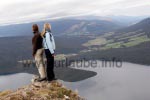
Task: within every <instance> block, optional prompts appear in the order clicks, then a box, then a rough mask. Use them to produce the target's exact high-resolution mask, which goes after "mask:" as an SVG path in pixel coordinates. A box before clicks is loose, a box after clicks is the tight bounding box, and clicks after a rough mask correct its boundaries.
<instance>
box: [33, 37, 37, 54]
mask: <svg viewBox="0 0 150 100" xmlns="http://www.w3.org/2000/svg"><path fill="white" fill-rule="evenodd" d="M32 45H33V49H32V55H33V56H34V55H35V54H36V51H37V47H36V46H37V38H33V39H32Z"/></svg>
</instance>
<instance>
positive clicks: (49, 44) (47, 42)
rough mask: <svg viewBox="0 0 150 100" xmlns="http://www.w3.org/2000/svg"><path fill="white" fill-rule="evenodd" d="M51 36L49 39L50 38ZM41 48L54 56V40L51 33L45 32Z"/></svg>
mask: <svg viewBox="0 0 150 100" xmlns="http://www.w3.org/2000/svg"><path fill="white" fill-rule="evenodd" d="M50 35H51V37H50ZM43 47H44V49H49V50H50V52H51V54H54V50H55V49H56V45H55V40H54V37H53V34H52V33H51V32H48V31H46V33H45V38H43Z"/></svg>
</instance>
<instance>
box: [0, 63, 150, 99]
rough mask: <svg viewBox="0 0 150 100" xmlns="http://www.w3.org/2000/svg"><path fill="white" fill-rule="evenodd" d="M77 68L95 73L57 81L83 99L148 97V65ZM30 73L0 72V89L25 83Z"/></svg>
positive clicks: (149, 70)
mask: <svg viewBox="0 0 150 100" xmlns="http://www.w3.org/2000/svg"><path fill="white" fill-rule="evenodd" d="M100 63H101V61H98V64H100ZM77 69H84V70H90V71H94V72H97V75H96V76H94V77H91V78H88V79H85V80H82V81H78V82H64V81H61V82H62V83H63V84H64V85H66V87H68V88H70V89H73V90H78V92H79V94H80V95H81V96H83V97H85V98H86V99H87V100H150V95H149V94H150V66H145V65H139V64H132V63H127V62H123V64H122V67H121V68H117V67H111V68H110V67H106V68H104V67H96V68H92V67H89V68H83V67H82V68H77ZM32 76H33V75H32V74H27V73H18V74H13V75H7V76H0V90H4V89H16V88H18V87H21V86H23V85H26V84H29V83H30V80H31V78H32ZM68 77H69V76H68Z"/></svg>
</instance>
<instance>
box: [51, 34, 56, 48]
mask: <svg viewBox="0 0 150 100" xmlns="http://www.w3.org/2000/svg"><path fill="white" fill-rule="evenodd" d="M52 44H53V49H54V50H55V49H56V45H55V40H54V36H53V35H52Z"/></svg>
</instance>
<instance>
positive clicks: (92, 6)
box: [0, 0, 150, 25]
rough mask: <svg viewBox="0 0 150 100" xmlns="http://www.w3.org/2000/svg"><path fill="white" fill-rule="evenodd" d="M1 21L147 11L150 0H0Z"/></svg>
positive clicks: (139, 14)
mask: <svg viewBox="0 0 150 100" xmlns="http://www.w3.org/2000/svg"><path fill="white" fill-rule="evenodd" d="M0 13H1V15H0V25H1V24H10V23H20V22H26V21H34V20H41V19H46V18H59V17H64V16H77V15H89V14H90V15H98V16H107V15H128V16H130V15H132V16H143V15H148V14H149V13H150V3H149V0H94V1H93V0H57V1H56V0H22V1H21V0H11V1H10V0H1V3H0Z"/></svg>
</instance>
